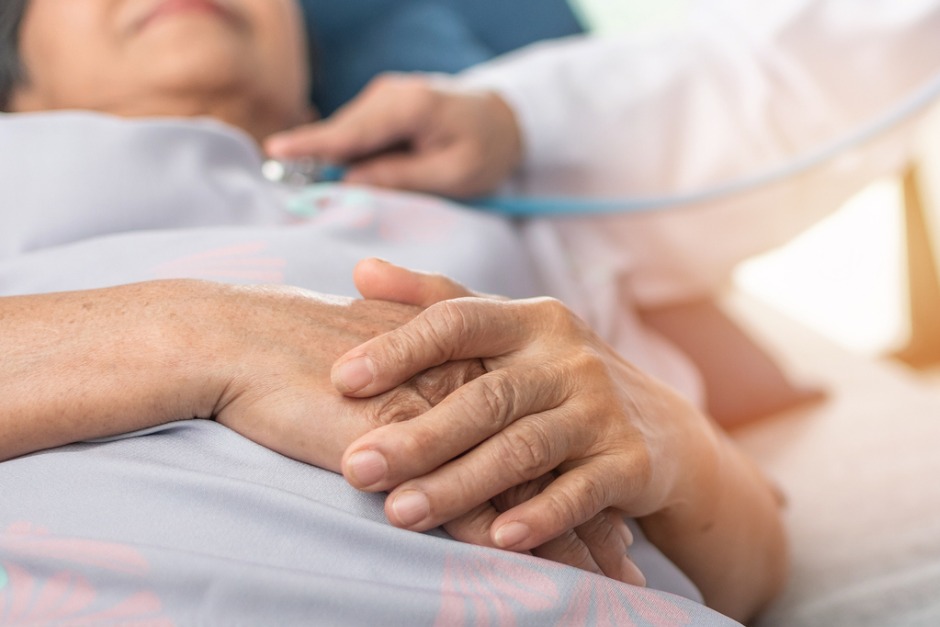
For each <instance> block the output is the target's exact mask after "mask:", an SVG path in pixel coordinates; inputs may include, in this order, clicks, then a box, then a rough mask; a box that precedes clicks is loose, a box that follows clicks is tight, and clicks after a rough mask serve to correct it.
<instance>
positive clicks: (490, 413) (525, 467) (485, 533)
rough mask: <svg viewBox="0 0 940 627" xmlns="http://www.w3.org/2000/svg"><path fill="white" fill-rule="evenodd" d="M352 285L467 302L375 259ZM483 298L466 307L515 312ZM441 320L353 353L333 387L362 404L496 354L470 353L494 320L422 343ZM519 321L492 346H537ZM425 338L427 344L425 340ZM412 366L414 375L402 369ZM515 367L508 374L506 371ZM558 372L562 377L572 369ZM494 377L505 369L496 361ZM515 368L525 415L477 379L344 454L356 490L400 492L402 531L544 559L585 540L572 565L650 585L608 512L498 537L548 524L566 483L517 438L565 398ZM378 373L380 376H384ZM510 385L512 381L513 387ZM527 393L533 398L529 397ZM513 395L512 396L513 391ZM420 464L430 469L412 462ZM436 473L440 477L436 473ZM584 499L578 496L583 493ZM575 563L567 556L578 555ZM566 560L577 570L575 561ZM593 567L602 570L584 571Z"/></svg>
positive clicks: (550, 380)
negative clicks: (454, 363) (455, 361)
mask: <svg viewBox="0 0 940 627" xmlns="http://www.w3.org/2000/svg"><path fill="white" fill-rule="evenodd" d="M355 279H356V284H357V286H358V287H359V289H360V291H361V292H362V294H363V295H364V296H366V297H368V298H380V299H386V300H398V301H405V302H411V303H418V304H420V305H421V306H427V305H430V304H432V303H437V302H439V301H444V300H447V299H451V298H458V297H461V296H466V295H467V294H469V293H470V292H468V291H467V290H466V289H465V288H463V287H462V286H459V285H457V284H455V283H453V282H452V281H450V280H448V279H446V278H444V277H439V276H431V275H422V274H419V273H414V272H411V271H408V270H405V269H402V268H398V267H395V266H393V265H391V264H387V263H384V262H379V261H378V260H368V261H366V262H363V263H361V264H360V265H359V267H358V268H357V270H356V276H355ZM478 296H480V295H478ZM486 298H487V299H488V300H485V301H484V300H480V299H477V300H475V301H458V302H457V303H459V304H463V303H466V302H474V303H487V304H491V305H494V306H495V307H497V308H500V307H502V306H513V304H512V303H509V302H500V301H499V300H498V299H495V297H491V296H487V297H486ZM434 311H435V309H434V308H432V309H431V310H429V311H428V312H426V314H422V315H421V316H419V318H418V319H416V321H415V323H413V324H412V326H411V327H410V329H409V326H407V325H406V327H405V328H403V329H401V330H399V331H396V332H393V333H392V334H389V335H386V336H384V337H382V338H380V339H379V340H377V341H375V342H373V343H370V344H367V345H366V346H364V347H360V348H359V349H356V350H355V351H352V352H351V353H350V354H347V355H346V356H345V357H344V358H343V359H342V360H340V361H339V362H338V363H337V365H336V366H334V371H333V373H334V382H336V383H337V385H338V387H339V388H340V389H344V390H346V391H347V392H348V391H349V389H350V386H349V383H350V382H351V383H352V384H353V386H354V387H358V388H360V391H359V392H358V393H357V395H359V396H368V395H369V394H373V393H376V392H377V391H378V390H380V389H381V388H382V387H384V386H392V385H394V383H391V381H392V380H393V379H394V378H396V377H406V376H408V375H405V374H404V373H405V372H407V371H416V370H420V369H421V368H422V367H426V366H430V365H431V362H437V361H446V359H447V357H446V356H445V353H450V352H455V353H459V352H463V351H468V352H475V351H476V349H478V348H480V349H482V353H481V354H486V355H490V354H496V353H493V352H491V351H489V350H488V349H487V347H486V346H480V345H474V346H473V347H471V346H469V345H468V343H467V342H468V340H473V341H483V342H486V341H487V339H486V337H485V334H486V333H487V330H486V326H487V322H486V321H482V322H483V324H480V325H478V326H476V327H474V328H473V329H470V328H466V330H467V331H468V332H469V333H470V335H468V336H465V337H462V338H458V337H454V336H451V335H447V334H446V332H445V333H442V334H441V335H435V333H436V330H430V331H431V332H430V334H429V335H427V336H423V335H422V333H423V332H424V331H428V330H429V328H428V327H427V326H423V325H421V323H422V322H424V321H425V316H426V315H429V314H433V312H434ZM565 311H567V310H565ZM566 315H570V314H566ZM516 322H517V320H515V319H511V320H501V321H499V326H497V327H493V328H492V329H490V331H492V332H493V333H494V334H495V335H500V334H503V333H504V332H505V335H503V336H502V340H501V341H505V342H509V343H513V342H515V341H520V342H522V343H526V342H528V341H529V339H528V338H527V337H526V336H525V333H524V327H523V326H516V324H515V323H516ZM437 330H442V329H441V328H438V329H437ZM530 331H531V329H530ZM536 335H537V333H536ZM396 336H407V337H409V338H410V339H411V340H414V341H416V342H417V344H418V345H422V344H427V341H428V338H433V341H431V345H432V346H433V347H434V348H432V349H431V350H432V351H435V352H436V351H437V345H438V344H440V345H446V346H447V348H445V349H444V350H443V351H442V352H436V354H435V355H434V356H433V357H430V356H429V355H428V354H427V353H426V352H425V353H423V354H422V353H420V352H410V351H409V352H408V354H407V355H406V354H405V351H402V350H400V349H403V348H404V347H403V346H402V345H395V346H394V348H390V347H391V346H393V345H394V342H395V337H396ZM422 337H423V338H424V339H421V338H422ZM452 340H456V341H454V342H452ZM425 348H427V347H425ZM364 353H369V354H371V355H377V356H378V360H377V362H378V363H379V364H380V365H376V362H373V364H372V367H371V368H366V369H363V368H362V367H361V366H362V363H363V362H361V361H356V360H355V359H354V358H355V356H357V355H362V354H364ZM393 353H394V354H397V355H398V356H399V357H402V358H404V359H406V360H409V359H416V360H417V361H416V362H413V363H412V362H398V363H396V364H395V365H394V366H388V367H387V366H386V364H388V363H390V362H395V360H396V357H395V356H393ZM534 359H535V361H536V362H538V366H537V367H539V368H542V367H543V364H542V362H541V359H542V358H541V356H540V355H535V357H534ZM385 360H387V361H385ZM510 360H511V359H510ZM517 361H518V360H517ZM404 363H407V364H408V365H401V364H404ZM506 365H507V366H508V365H510V364H509V363H508V362H507V364H506ZM555 365H556V367H558V368H560V370H561V371H562V372H563V371H564V369H565V366H564V364H561V363H556V364H555ZM488 367H489V368H493V367H497V368H498V367H500V366H499V364H498V363H496V362H495V361H493V362H491V363H489V365H488ZM396 368H397V371H396ZM517 368H518V369H521V370H522V371H523V372H522V376H523V378H521V379H519V380H517V381H516V382H517V383H518V384H519V386H520V391H521V392H522V393H524V394H525V395H527V396H528V398H529V400H528V401H527V403H528V405H523V404H520V405H518V406H515V407H509V406H507V404H506V403H511V402H512V399H510V398H509V397H508V396H499V395H498V394H499V393H500V390H496V393H495V394H494V393H493V389H492V388H490V387H489V385H490V384H491V383H492V381H493V380H496V377H502V376H503V375H502V374H498V375H494V374H493V373H490V374H488V375H485V376H484V377H482V378H481V379H480V381H483V382H484V385H482V386H475V384H474V383H470V384H468V385H467V386H464V387H463V388H462V389H461V390H459V391H458V392H457V393H455V394H453V395H451V396H450V397H449V398H447V399H445V400H444V401H443V402H442V403H441V404H440V406H439V409H438V410H432V411H431V412H430V413H429V414H427V415H426V416H424V417H422V418H419V419H417V420H416V421H413V424H412V425H409V426H408V427H406V428H404V429H400V430H390V429H379V430H377V431H375V432H372V433H371V434H369V435H367V436H365V437H363V438H361V439H360V440H358V441H357V442H356V443H355V444H354V445H353V446H351V447H350V448H349V450H347V451H346V454H345V455H344V462H343V470H344V473H345V475H346V477H347V479H348V480H349V481H350V483H351V484H352V485H354V486H356V487H359V488H361V489H365V490H370V491H375V490H385V489H392V488H394V491H393V492H392V495H391V498H390V499H389V500H388V502H387V505H386V513H387V515H388V516H389V519H390V520H392V521H393V522H394V523H395V524H398V525H399V526H404V527H409V528H412V529H425V528H428V527H430V526H434V525H436V524H441V523H443V524H445V527H446V528H448V530H449V531H451V533H452V534H454V535H460V537H461V539H464V540H467V541H471V542H474V543H475V544H483V545H489V546H500V547H502V548H510V549H516V550H528V549H533V547H539V548H535V550H534V551H533V552H534V553H536V554H537V555H540V556H543V557H548V556H549V555H546V554H545V553H544V552H543V551H544V550H545V548H546V547H553V546H554V547H557V546H566V545H567V546H570V545H572V538H576V537H580V538H581V539H582V540H583V544H584V545H585V547H586V549H587V551H589V553H590V555H585V559H583V560H582V564H575V565H580V566H581V567H582V568H586V569H587V570H594V571H598V570H599V571H601V572H603V573H605V574H607V575H608V576H611V577H615V578H617V579H620V580H622V581H626V582H628V583H634V584H640V585H642V584H643V583H644V582H645V580H644V578H643V576H642V574H641V573H640V572H639V570H638V569H637V568H636V566H635V565H634V564H633V562H632V561H631V560H630V559H629V558H628V557H626V553H625V551H626V548H627V547H628V546H629V544H630V543H631V542H632V537H631V536H630V534H629V530H628V529H627V528H626V526H625V524H624V523H623V513H622V512H620V511H615V510H611V509H609V508H608V507H607V504H604V505H598V506H596V507H593V508H589V507H584V508H582V509H581V510H580V511H579V512H578V513H577V514H573V515H569V516H567V517H564V518H556V520H554V521H552V522H547V524H546V525H543V527H542V529H541V530H539V531H538V534H537V535H534V536H533V537H532V538H527V539H524V540H525V541H519V542H513V543H509V542H506V541H505V537H503V536H501V535H500V534H498V533H496V534H494V533H493V530H494V529H496V528H497V527H499V526H500V525H503V524H506V521H507V516H510V517H512V516H515V515H517V514H519V513H520V512H525V511H530V512H532V517H534V518H540V517H541V516H542V515H543V514H544V512H541V510H542V509H543V508H544V506H543V505H540V503H542V502H544V500H545V499H546V498H549V499H554V498H557V497H555V496H554V495H555V494H556V492H557V490H558V481H557V479H556V473H555V472H553V471H555V470H556V468H558V467H560V464H559V462H558V461H557V460H553V461H549V462H548V463H544V462H543V461H540V460H539V459H538V458H539V457H540V456H541V454H542V451H540V450H538V447H537V446H536V445H535V444H532V443H530V442H524V441H523V440H520V439H519V437H520V436H519V434H517V432H516V429H517V428H518V427H519V426H521V425H522V424H524V423H520V424H517V425H515V426H513V422H514V420H515V419H516V418H521V417H523V416H526V414H528V413H533V414H535V413H536V411H537V410H536V409H534V408H535V404H537V403H539V402H542V401H545V402H547V403H548V404H552V403H557V402H558V400H557V399H559V398H561V396H559V395H557V394H555V393H553V392H547V391H546V390H545V388H546V386H547V387H555V386H556V384H557V383H558V381H556V380H555V379H556V377H555V376H553V375H552V373H551V372H550V370H551V369H550V368H544V369H543V370H542V371H541V372H540V374H545V375H547V376H546V377H545V378H542V377H540V376H534V377H533V376H530V375H531V374H532V372H531V371H527V369H526V365H525V364H524V363H523V362H522V361H518V363H516V364H514V365H513V369H514V370H515V369H517ZM376 373H379V374H378V377H376ZM582 374H584V373H582ZM383 375H384V378H382V377H383ZM562 378H564V377H562ZM488 379H489V380H488ZM344 380H345V381H344ZM503 380H504V381H505V382H506V383H508V382H509V381H508V379H503ZM527 385H528V386H530V387H528V388H527ZM560 387H563V386H559V390H556V392H558V391H560ZM599 387H600V386H599ZM504 391H506V392H512V391H513V390H510V389H509V388H506V389H505V390H504ZM586 394H587V395H588V396H590V395H591V394H593V391H592V390H587V391H586ZM562 395H563V394H562ZM517 398H521V397H517ZM530 410H531V411H530ZM562 411H563V412H570V411H572V408H571V407H570V406H569V407H566V408H564V409H563V410H562ZM543 418H544V417H541V416H538V417H536V422H538V423H542V424H544V425H546V426H550V425H549V423H548V422H546V421H543ZM504 429H505V431H504ZM523 433H524V432H523ZM530 433H532V432H530ZM561 433H562V432H561V431H560V430H559V431H557V432H555V431H553V432H551V433H549V434H548V435H549V436H551V437H554V436H556V435H560V434H561ZM490 436H492V438H491V439H490V440H488V441H487V444H486V445H485V446H479V447H477V448H476V449H474V447H475V446H477V445H478V444H480V442H482V441H483V440H485V439H486V438H489V437H490ZM521 437H525V436H521ZM506 443H510V444H511V445H512V443H515V444H519V445H522V447H523V448H522V449H512V448H510V449H507V448H506ZM538 443H547V442H544V441H539V442H538ZM538 443H536V444H538ZM470 449H473V450H471V451H470V452H469V453H468V454H467V455H465V456H464V457H462V458H460V459H456V460H455V459H454V458H456V457H457V456H459V455H461V454H462V453H464V452H465V451H468V450H470ZM520 450H521V452H522V454H523V458H521V459H520V458H519V457H518V456H517V455H516V454H517V453H518V452H519V451H520ZM413 455H417V456H418V457H420V458H421V459H417V458H413V457H411V456H413ZM452 460H453V461H452ZM520 463H521V464H522V466H521V467H520V465H519V464H520ZM439 467H441V468H440V469H438V468H439ZM422 475H427V476H424V477H422V478H421V479H419V480H417V481H408V480H409V479H415V478H417V477H421V476H422ZM402 482H405V483H404V484H402ZM575 493H576V494H579V496H580V493H578V492H577V491H576V492H575ZM491 497H495V498H494V501H493V502H494V503H495V505H496V507H495V508H494V507H492V506H490V505H489V502H488V501H487V499H490V498H491ZM589 509H590V511H588V510H589ZM507 510H511V511H510V513H509V514H506V515H501V512H506V511H507ZM448 521H451V522H448ZM455 525H457V526H459V527H460V529H459V530H458V533H456V534H455V533H454V531H453V529H452V527H454V526H455ZM613 532H616V534H614V535H617V534H619V535H620V536H621V537H623V538H625V540H624V542H623V544H622V545H616V546H612V542H611V540H610V538H609V537H608V538H607V539H606V540H605V539H603V538H602V537H603V536H605V535H606V536H610V535H611V534H612V533H613ZM582 552H583V551H582ZM568 553H569V555H570V551H568ZM560 561H566V563H573V562H572V561H571V559H570V557H569V558H568V559H567V560H560ZM590 562H593V564H594V565H596V566H585V565H584V564H588V563H590Z"/></svg>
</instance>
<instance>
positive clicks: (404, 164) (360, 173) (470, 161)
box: [344, 138, 505, 198]
mask: <svg viewBox="0 0 940 627" xmlns="http://www.w3.org/2000/svg"><path fill="white" fill-rule="evenodd" d="M493 165H494V164H493V161H491V160H488V159H486V156H485V154H484V152H483V149H482V146H481V145H480V144H479V143H477V142H475V141H472V140H471V141H461V140H459V139H458V138H445V139H443V140H442V141H441V142H440V143H430V144H428V145H413V146H411V147H409V148H408V149H405V150H401V151H392V152H388V153H382V154H378V155H375V156H374V157H370V158H367V159H363V160H362V161H359V162H357V163H354V164H352V165H350V167H349V168H348V170H347V172H346V176H345V178H344V181H345V182H347V183H351V184H354V185H376V186H378V187H387V188H392V189H407V190H412V191H416V192H424V193H428V194H437V195H440V196H449V197H453V198H471V197H473V196H481V195H483V194H485V193H487V192H489V191H490V190H492V189H493V188H494V187H496V186H497V185H498V184H499V183H500V182H501V181H502V180H503V179H504V178H505V176H504V175H503V172H502V170H500V169H499V168H498V167H493Z"/></svg>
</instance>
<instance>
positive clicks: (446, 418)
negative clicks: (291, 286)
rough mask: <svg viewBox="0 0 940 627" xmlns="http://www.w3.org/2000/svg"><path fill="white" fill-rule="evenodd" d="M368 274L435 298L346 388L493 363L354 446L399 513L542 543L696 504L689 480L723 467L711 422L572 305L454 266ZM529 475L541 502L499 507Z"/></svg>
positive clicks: (351, 373) (371, 355)
mask: <svg viewBox="0 0 940 627" xmlns="http://www.w3.org/2000/svg"><path fill="white" fill-rule="evenodd" d="M356 280H357V285H358V287H359V289H360V291H361V292H362V293H363V295H364V296H365V297H366V298H372V299H383V300H397V301H400V302H402V301H404V302H409V303H411V304H416V305H420V306H427V305H430V306H429V307H428V308H427V309H426V310H424V311H423V312H422V313H420V314H418V316H417V317H415V318H414V319H413V320H412V321H410V322H408V323H407V324H405V325H403V326H402V327H400V328H398V329H396V330H393V331H390V332H388V333H385V334H383V335H381V336H379V337H377V338H375V339H373V340H371V341H369V342H366V343H365V344H363V345H362V346H360V347H357V348H355V349H353V350H352V351H350V352H348V353H347V354H346V355H344V356H343V357H342V358H341V359H340V360H339V361H338V362H337V363H336V364H335V365H334V367H333V381H334V383H335V385H336V386H337V388H338V389H339V390H340V391H341V392H343V393H344V394H346V395H347V396H351V397H360V398H367V397H370V396H372V395H375V394H379V393H383V392H385V391H387V390H389V389H394V387H395V386H397V385H399V384H400V383H402V382H403V381H406V380H408V379H409V378H410V377H412V376H414V375H415V374H417V373H419V372H422V371H423V370H425V369H427V368H431V367H434V366H437V365H440V364H444V363H447V362H450V361H453V360H463V359H480V360H481V361H482V363H483V366H484V368H485V370H486V373H485V374H483V375H482V376H480V377H478V378H475V379H474V380H472V381H470V382H468V383H467V384H465V385H463V386H462V387H460V388H459V389H458V390H457V391H455V392H454V393H452V394H450V395H449V396H447V397H446V398H445V399H444V400H443V401H442V402H440V403H439V404H438V405H436V407H434V408H432V409H431V410H429V411H428V412H426V413H424V414H422V415H421V416H418V417H416V418H414V419H412V420H409V421H407V422H399V423H396V424H391V425H387V426H383V427H380V428H377V429H375V430H373V431H370V432H369V433H367V434H365V435H364V436H362V437H361V438H359V439H358V440H357V441H356V442H355V443H353V444H352V446H350V447H349V448H348V449H347V451H346V453H345V454H344V456H343V461H342V469H343V472H344V474H345V476H346V478H347V480H348V481H349V482H350V483H351V484H352V485H354V486H355V487H357V488H360V489H362V490H368V491H382V490H391V493H390V496H389V498H388V500H387V504H386V514H387V516H388V518H389V519H390V520H391V521H392V522H393V523H394V524H396V525H398V526H401V527H404V528H408V529H413V530H425V529H429V528H431V527H434V526H437V525H440V524H445V526H447V525H449V524H452V521H464V522H466V521H471V523H470V524H467V525H465V526H466V527H469V528H471V529H474V530H476V531H477V535H476V536H474V537H471V538H470V540H471V541H474V542H476V543H480V544H490V545H494V546H498V547H501V548H505V549H510V550H519V551H522V550H531V549H535V548H536V547H538V546H540V545H544V544H545V543H547V542H551V541H552V540H553V539H554V538H557V537H558V536H559V535H561V534H563V533H565V532H566V531H568V530H571V529H577V528H579V527H581V526H582V525H585V524H586V523H588V521H591V520H592V519H594V518H595V517H596V516H598V515H602V514H605V513H606V514H608V515H616V514H614V513H613V512H622V513H625V514H627V515H629V516H633V517H642V516H647V515H650V514H653V513H656V512H660V511H662V510H664V509H667V508H669V507H670V506H671V505H674V504H677V503H681V502H682V501H683V500H684V499H686V498H687V497H688V491H689V490H692V489H694V487H693V485H692V483H693V482H692V481H691V480H690V479H689V478H690V477H695V476H697V475H701V474H702V473H707V472H708V469H709V468H710V466H711V465H712V463H713V455H714V451H713V447H710V446H709V442H710V441H713V439H714V438H713V437H712V436H713V430H712V429H711V427H710V425H709V423H708V421H707V419H706V418H705V417H704V416H703V415H702V414H701V413H700V412H698V411H696V410H695V409H694V408H692V407H691V406H690V405H689V404H688V403H686V401H684V400H683V399H682V398H680V397H679V396H678V395H676V394H675V393H674V392H672V391H671V390H670V389H669V388H667V387H666V386H665V385H663V384H661V383H659V382H658V381H655V380H653V379H651V378H650V377H648V376H646V375H644V374H643V373H642V372H640V371H639V370H637V369H636V368H635V367H633V366H632V365H631V364H629V363H628V362H627V361H625V360H624V359H622V358H621V357H620V356H619V355H617V354H616V353H615V352H614V351H613V350H612V349H610V348H609V347H608V346H607V345H606V344H605V343H604V342H603V341H601V340H600V339H599V338H598V337H597V336H596V335H595V334H594V333H593V332H592V331H591V330H590V329H588V328H587V326H586V325H585V324H584V323H583V322H582V321H580V320H579V319H578V318H577V317H576V316H574V315H573V314H572V313H571V312H570V311H569V310H568V309H567V308H566V307H564V306H563V305H561V304H560V303H559V302H558V301H555V300H552V299H533V300H525V301H504V300H499V299H495V298H492V297H481V296H479V295H473V296H470V293H469V292H468V291H467V290H465V289H464V288H462V287H461V286H459V285H457V284H455V283H453V282H451V281H449V280H447V279H445V278H443V277H435V276H422V275H418V274H414V273H411V272H409V271H406V270H404V269H401V268H396V267H394V266H391V265H390V264H384V263H381V262H377V261H374V260H371V261H367V262H364V263H363V264H360V267H359V268H358V269H357V275H356ZM391 286H393V287H391ZM432 303H436V304H432ZM530 482H536V483H537V484H538V489H537V490H533V489H532V484H531V483H530ZM520 485H528V486H529V487H528V488H527V491H528V494H527V496H528V498H526V499H524V500H519V499H517V501H518V502H517V503H515V504H514V506H512V507H508V508H506V510H507V511H502V512H501V513H499V512H493V511H492V509H491V508H488V507H487V504H488V503H489V501H490V499H494V498H495V499H497V505H500V504H501V503H500V502H499V495H501V494H505V493H506V492H507V491H510V490H513V489H516V488H517V487H518V486H520ZM502 505H506V504H505V503H502ZM501 509H502V508H501ZM598 558H599V559H600V560H601V561H604V558H603V557H600V556H598ZM604 563H609V560H607V561H606V562H604ZM620 569H621V572H622V573H623V572H626V571H627V570H628V569H629V566H623V565H621V567H620ZM612 570H614V571H616V570H617V569H616V568H613V567H610V568H605V569H604V571H605V572H608V573H610V572H611V571H612Z"/></svg>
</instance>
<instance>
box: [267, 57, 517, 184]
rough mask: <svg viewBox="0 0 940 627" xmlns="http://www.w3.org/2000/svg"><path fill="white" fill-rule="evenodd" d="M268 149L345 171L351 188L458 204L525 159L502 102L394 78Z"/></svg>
mask: <svg viewBox="0 0 940 627" xmlns="http://www.w3.org/2000/svg"><path fill="white" fill-rule="evenodd" d="M265 149H266V150H267V152H268V154H270V155H271V156H273V157H276V158H298V157H317V158H321V159H325V160H327V161H330V162H332V163H337V164H346V165H347V166H348V169H347V172H346V176H345V179H344V180H345V181H347V182H349V183H356V184H369V185H378V186H382V187H392V188H398V189H409V190H414V191H421V192H429V193H435V194H441V195H445V196H452V197H457V198H468V197H472V196H476V195H481V194H485V193H487V192H490V191H492V190H493V189H495V188H496V187H497V186H498V185H499V184H500V183H502V182H503V181H504V180H506V179H507V178H508V177H509V176H510V175H511V174H512V172H513V171H514V170H515V169H516V167H517V166H518V165H519V163H520V160H521V153H522V146H521V138H520V131H519V128H518V125H517V122H516V119H515V116H514V114H513V112H512V110H511V109H510V108H509V106H508V105H507V104H506V103H505V102H504V101H503V100H502V99H501V98H499V96H497V95H495V94H493V93H488V92H485V93H459V92H455V91H447V90H446V89H444V88H442V87H440V86H436V85H435V84H434V83H433V82H432V81H430V80H429V79H427V78H423V77H421V76H417V75H399V74H388V75H384V76H380V77H378V78H377V79H375V80H374V81H373V82H372V83H371V84H369V85H368V86H367V87H366V88H365V89H364V90H363V92H362V93H361V94H360V95H359V96H358V97H357V98H355V99H354V100H353V101H352V102H350V103H349V104H348V105H346V106H345V107H343V108H342V109H340V110H339V111H338V112H337V113H336V114H335V115H333V116H332V117H331V118H329V119H327V120H324V121H322V122H317V123H314V124H310V125H307V126H302V127H300V128H297V129H294V130H292V131H287V132H285V133H280V134H277V135H274V136H272V137H270V138H268V140H267V141H266V142H265Z"/></svg>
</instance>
